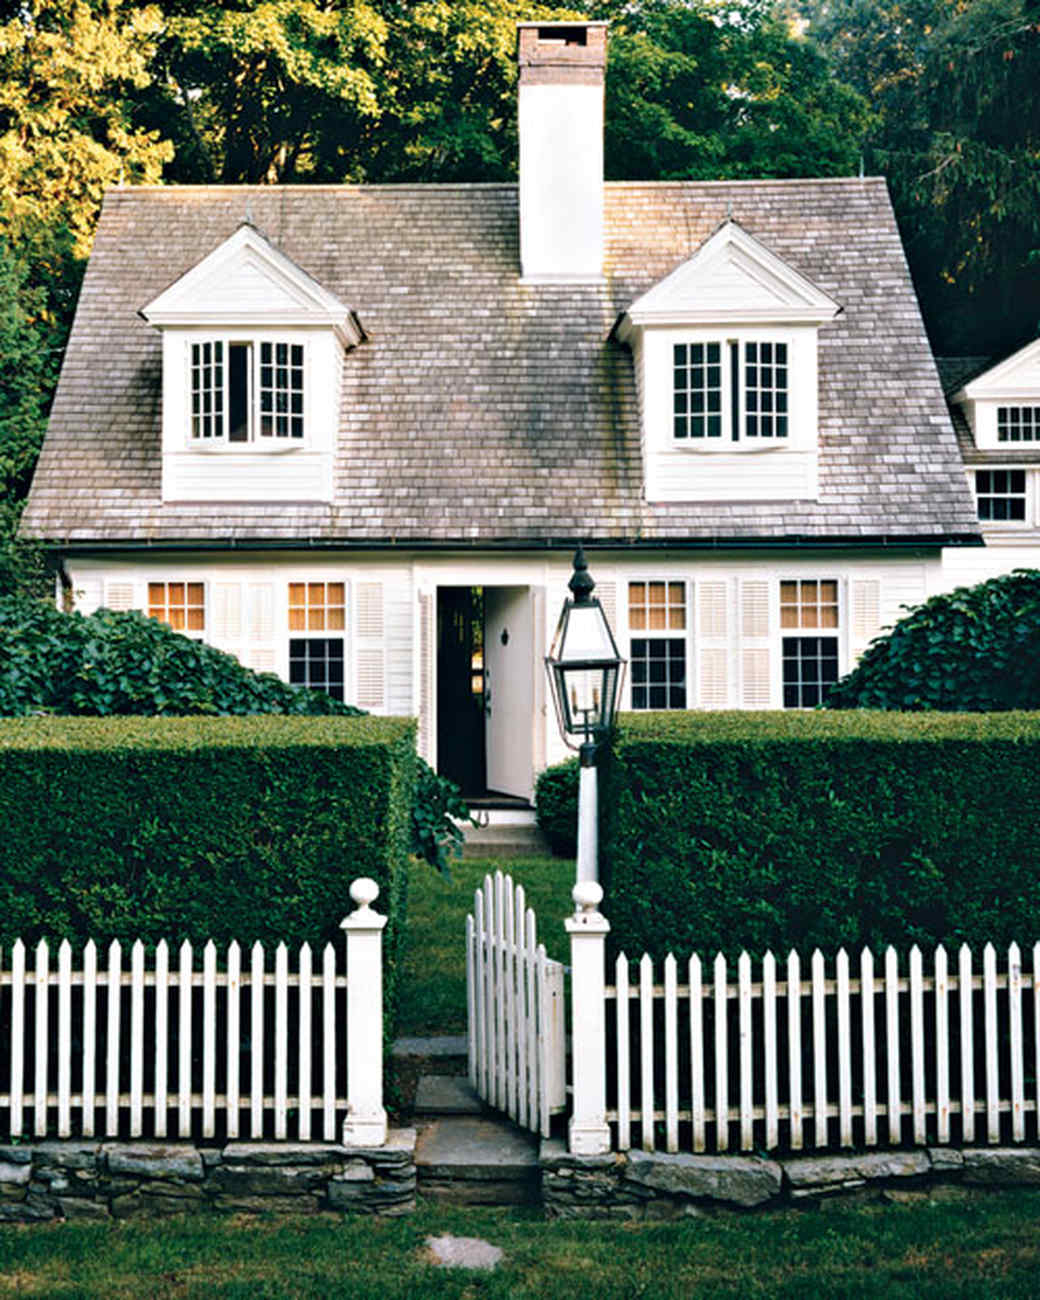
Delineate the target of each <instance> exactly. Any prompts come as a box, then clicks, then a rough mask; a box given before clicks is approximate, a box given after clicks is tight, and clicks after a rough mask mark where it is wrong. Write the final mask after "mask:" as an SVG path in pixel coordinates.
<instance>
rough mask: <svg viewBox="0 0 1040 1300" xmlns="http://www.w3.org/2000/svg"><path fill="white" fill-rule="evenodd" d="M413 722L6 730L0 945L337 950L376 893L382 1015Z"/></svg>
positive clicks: (155, 722)
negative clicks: (357, 898)
mask: <svg viewBox="0 0 1040 1300" xmlns="http://www.w3.org/2000/svg"><path fill="white" fill-rule="evenodd" d="M413 726H414V724H413V723H412V721H411V720H410V719H398V718H370V717H362V718H333V717H330V718H290V717H279V716H262V717H246V718H137V717H134V718H32V719H29V718H14V719H3V720H0V827H2V828H3V830H2V833H0V945H3V946H4V947H8V946H9V945H10V943H11V942H12V940H14V939H15V938H18V937H20V938H22V939H23V940H25V941H26V942H27V943H30V944H31V943H33V942H35V941H36V940H38V939H39V938H41V937H47V938H48V939H50V938H54V939H60V938H63V937H68V938H69V939H71V940H72V941H73V942H74V944H76V945H77V946H79V945H80V944H81V943H82V942H84V941H85V940H86V939H87V938H93V939H94V940H96V941H98V942H99V943H102V944H106V943H108V942H109V941H111V940H112V939H119V940H120V941H121V942H123V943H127V942H130V941H132V940H134V939H137V938H140V939H142V940H144V941H145V942H146V943H147V944H154V943H156V942H158V940H159V939H162V938H165V939H167V940H169V941H172V942H173V943H177V944H179V943H180V942H181V941H182V940H184V939H188V940H190V941H191V942H192V943H193V944H198V943H203V942H204V941H205V940H207V939H211V938H212V939H213V940H214V941H215V942H216V943H217V944H218V946H222V945H224V944H226V943H228V942H229V941H230V940H232V939H237V940H239V942H241V943H252V942H253V941H254V940H257V939H259V940H260V941H261V942H262V943H264V944H265V945H269V944H275V943H277V942H278V941H279V940H284V941H285V942H286V944H288V945H289V947H290V951H292V950H293V949H294V948H296V946H297V945H299V944H301V943H302V942H304V941H305V940H306V941H309V942H310V943H311V944H312V945H316V944H324V943H325V942H326V941H331V942H333V943H334V944H336V945H337V947H339V946H340V945H341V944H342V943H343V937H342V934H341V932H340V928H339V924H340V921H341V920H342V919H343V917H344V916H346V915H347V914H348V913H349V912H350V911H351V910H352V908H353V904H352V903H351V901H350V897H349V888H350V882H351V881H352V880H353V879H355V878H356V877H357V876H371V877H373V878H374V879H375V880H377V881H378V882H379V886H380V891H381V892H380V898H379V901H378V903H377V904H376V906H377V909H378V910H379V911H381V912H383V913H384V914H385V915H386V916H387V917H388V918H389V920H388V925H387V935H386V949H385V952H386V967H387V989H388V995H389V997H388V1005H391V1006H392V1005H393V985H394V978H395V974H396V969H397V964H398V962H397V959H398V951H399V945H400V941H401V938H402V935H403V930H404V912H405V900H406V886H407V847H408V836H409V831H410V810H411V802H412V785H413V781H414V764H415V751H414V738H413Z"/></svg>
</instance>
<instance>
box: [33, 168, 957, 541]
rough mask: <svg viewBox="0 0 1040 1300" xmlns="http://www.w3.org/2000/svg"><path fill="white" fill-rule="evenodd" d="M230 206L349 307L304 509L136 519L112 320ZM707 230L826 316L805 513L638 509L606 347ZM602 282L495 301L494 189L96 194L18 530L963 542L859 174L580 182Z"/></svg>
mask: <svg viewBox="0 0 1040 1300" xmlns="http://www.w3.org/2000/svg"><path fill="white" fill-rule="evenodd" d="M247 205H248V210H249V213H250V215H251V217H252V220H253V221H254V222H255V223H256V225H257V226H258V227H259V228H260V229H261V230H262V231H263V232H264V233H265V234H266V235H267V236H268V238H269V239H270V240H271V241H272V242H273V243H274V244H275V245H276V246H277V247H278V248H280V249H281V250H282V251H283V252H284V253H285V254H287V255H288V256H289V257H290V258H292V259H293V261H295V262H296V263H297V264H298V265H299V266H301V267H302V268H303V269H304V270H306V271H308V272H309V273H310V274H311V275H312V276H314V277H315V278H316V279H317V280H319V281H320V282H321V283H322V284H323V285H325V286H326V287H327V288H328V289H330V290H331V291H332V292H333V293H335V294H336V295H338V296H339V297H340V298H341V299H342V300H343V301H344V302H346V303H348V304H349V305H350V306H351V307H353V308H354V309H355V310H356V311H357V313H358V315H359V316H360V319H361V322H362V324H363V326H364V328H365V330H366V332H367V334H368V336H369V340H368V341H367V342H366V343H364V344H363V345H362V346H360V347H358V348H356V349H355V350H354V351H352V352H350V353H349V354H348V355H347V356H346V358H345V360H344V363H343V364H344V383H343V401H342V415H341V429H340V438H339V448H338V453H337V457H336V476H335V478H336V487H335V500H334V502H333V503H332V504H325V505H314V504H298V505H284V504H278V505H270V504H256V503H251V504H238V503H233V504H226V505H225V504H218V505H213V504H205V505H204V504H183V503H176V504H166V505H164V504H162V503H161V501H160V495H159V487H160V338H159V334H158V333H157V331H155V330H154V329H152V328H150V327H149V326H148V325H147V324H146V323H145V322H144V321H143V320H141V319H140V318H139V317H138V315H137V311H138V308H139V307H141V306H142V305H143V304H145V303H147V302H148V301H150V300H151V299H152V298H153V297H155V295H156V294H158V293H159V292H160V291H161V290H162V289H163V288H165V287H166V286H167V285H169V284H170V283H171V282H172V281H173V280H174V279H176V278H177V277H178V276H179V275H181V274H182V273H183V272H184V271H186V270H187V269H189V268H190V267H191V266H193V265H194V264H195V263H196V262H198V261H199V260H201V258H202V257H203V256H205V254H207V253H208V252H210V251H211V250H212V249H213V248H215V247H216V246H217V245H218V244H219V243H220V242H221V241H222V240H224V239H226V238H227V237H228V236H229V235H230V234H231V233H232V232H233V231H234V230H235V228H236V227H237V226H238V224H239V223H240V222H241V220H242V219H243V217H244V216H245V215H246V210H247ZM727 215H732V216H733V217H734V218H735V219H736V220H737V221H738V222H740V224H741V225H742V226H743V227H744V229H746V230H747V231H749V232H750V233H751V234H752V235H754V236H755V237H756V238H758V239H759V240H761V241H762V242H763V243H764V244H766V245H767V246H768V247H769V248H771V249H772V250H773V251H774V252H775V253H777V254H778V255H779V256H780V257H782V258H784V259H785V260H787V261H788V262H789V263H790V264H791V265H792V266H794V267H795V268H796V269H797V270H799V271H800V272H802V274H803V275H805V276H807V277H808V278H809V279H810V280H811V281H813V282H814V283H815V284H816V285H818V286H819V287H820V288H821V289H822V290H824V291H825V292H826V293H828V294H830V295H831V296H833V297H834V298H835V299H836V300H837V301H839V302H840V303H841V304H842V305H843V307H844V312H843V313H842V314H841V315H839V316H838V318H837V319H836V320H835V321H834V322H833V323H829V324H827V325H825V326H824V327H823V328H822V329H821V331H820V485H821V497H820V500H819V501H817V502H800V501H795V502H781V503H774V502H749V503H740V502H727V503H720V504H712V503H704V502H699V503H691V504H688V505H687V504H667V505H648V504H647V503H646V502H645V501H644V500H643V499H642V494H641V481H642V467H641V459H640V439H639V420H638V409H637V402H636V394H635V384H634V379H633V371H632V361H631V355H630V353H629V351H628V350H627V349H626V348H625V347H624V346H623V345H620V344H618V343H617V342H616V341H614V340H613V339H611V337H610V334H611V328H612V326H613V324H614V322H615V320H616V318H617V317H618V315H619V313H620V312H621V311H623V310H624V309H625V308H626V307H627V306H628V305H629V304H630V303H631V302H632V301H633V300H634V299H635V298H636V297H638V296H639V295H640V294H641V293H643V292H644V291H645V290H647V289H648V288H649V287H650V286H651V285H653V284H654V283H655V282H656V281H657V280H659V279H660V278H662V277H663V276H664V275H666V274H667V273H668V272H669V271H671V270H673V269H674V268H675V267H676V266H677V265H678V264H679V263H680V262H682V261H683V260H685V259H686V258H687V257H689V256H690V255H691V254H692V253H693V252H694V251H695V250H696V248H697V247H698V246H699V245H700V244H701V243H702V241H703V240H704V239H706V238H707V237H708V236H709V235H710V234H711V233H712V231H714V230H715V229H716V228H717V227H718V226H719V224H720V222H722V221H723V220H724V219H725V218H726V217H727ZM606 230H607V251H606V257H607V267H606V270H607V275H606V283H605V284H604V285H603V286H602V287H590V286H550V287H546V286H537V287H536V286H524V285H521V284H520V283H519V282H518V271H517V268H518V237H517V194H516V187H515V186H513V185H443V186H442V185H425V186H378V187H377V186H373V187H367V186H360V187H349V186H343V187H319V186H315V187H285V188H244V187H219V188H218V187H200V188H188V187H184V188H172V187H171V188H154V189H120V190H114V191H112V192H111V193H110V194H109V195H108V196H107V198H106V200H105V204H104V209H103V212H102V216H101V220H100V224H99V227H98V232H97V238H96V242H95V246H94V252H93V255H92V257H91V261H90V265H89V268H88V270H87V274H86V278H85V280H84V284H83V291H82V294H81V298H80V303H79V308H78V311H77V315H76V320H75V325H74V327H73V331H72V336H71V339H70V341H69V346H68V351H67V354H66V357H65V364H64V368H63V371H62V377H61V382H60V384H59V387H58V392H57V395H56V398H55V402H54V409H53V413H52V416H51V422H50V429H49V432H48V435H47V440H46V443H45V446H44V450H43V453H42V455H41V458H40V463H39V466H38V468H37V471H36V477H35V481H34V483H33V487H32V492H31V494H30V499H29V503H28V506H27V508H26V512H25V515H24V518H23V524H22V528H23V532H24V533H25V534H26V535H28V536H31V537H36V538H42V539H48V540H51V541H68V542H74V543H80V544H89V543H91V542H100V543H104V544H109V545H110V544H114V543H118V542H131V543H148V544H156V543H163V542H168V543H177V544H184V545H187V544H190V543H193V542H200V543H206V542H213V543H218V542H228V541H233V542H235V543H236V544H245V543H264V542H270V543H272V544H279V543H280V544H285V543H288V542H291V541H292V540H293V539H300V540H303V541H310V542H322V543H336V544H343V545H351V544H378V543H385V542H390V541H393V542H397V543H420V544H421V543H433V544H450V543H453V542H460V543H465V544H475V543H488V544H526V545H532V544H538V543H541V542H544V541H546V540H547V539H550V538H553V539H557V540H560V541H570V540H572V539H575V538H578V537H582V538H584V539H585V540H586V541H587V542H596V541H601V542H606V541H618V542H634V541H639V542H646V543H657V544H660V543H666V542H673V543H684V542H686V543H696V544H709V545H710V544H719V543H722V542H727V541H733V542H738V543H740V542H765V541H773V542H783V541H784V540H785V539H793V538H802V539H808V540H815V541H818V542H822V541H824V540H828V539H831V540H836V541H846V542H855V541H856V540H857V539H858V540H860V541H866V540H867V539H870V538H881V537H884V538H888V539H905V540H914V539H920V540H924V539H932V540H934V539H937V538H944V539H945V538H951V537H955V536H960V537H969V538H973V537H977V535H978V526H977V523H976V520H975V513H974V508H973V504H972V501H971V498H970V494H969V492H968V488H967V483H966V478H965V474H964V470H963V467H962V464H961V460H960V456H959V454H958V448H957V443H956V440H955V437H954V433H953V431H952V429H951V426H950V418H949V414H948V412H947V410H946V407H945V404H944V401H943V395H942V390H941V388H940V384H939V380H938V377H937V374H936V369H935V364H934V362H933V360H932V356H931V352H930V350H929V347H928V343H927V340H926V337H925V333H924V329H923V326H922V323H921V318H920V313H919V311H918V307H917V303H916V300H915V298H914V294H913V289H912V287H911V283H910V278H909V275H908V272H907V268H906V263H905V260H904V257H903V252H902V248H901V245H900V242H899V237H898V235H897V232H896V226H895V221H894V219H893V216H892V212H891V208H890V206H889V202H888V195H887V191H886V189H885V185H884V182H883V181H880V180H873V179H871V180H861V179H849V180H806V181H748V182H718V183H692V182H674V183H672V182H667V183H655V184H641V183H618V184H608V185H607V186H606Z"/></svg>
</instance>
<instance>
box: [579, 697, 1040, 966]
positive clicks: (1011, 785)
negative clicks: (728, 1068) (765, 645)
mask: <svg viewBox="0 0 1040 1300" xmlns="http://www.w3.org/2000/svg"><path fill="white" fill-rule="evenodd" d="M603 779H604V796H603V797H602V799H601V807H602V809H603V826H602V828H601V851H600V861H601V874H602V876H603V883H604V887H605V890H606V901H605V903H604V912H605V914H606V916H607V917H608V919H609V920H610V922H611V927H612V932H611V942H612V945H613V947H614V949H615V951H617V950H621V949H624V950H625V951H627V952H628V953H629V955H632V954H640V953H642V952H643V951H644V950H646V951H648V952H650V953H651V954H653V955H654V956H655V957H657V958H660V957H661V956H663V955H665V954H666V953H668V952H670V951H671V952H675V953H676V955H681V954H688V953H690V952H692V951H697V952H699V953H701V954H709V955H710V954H712V953H714V952H715V951H716V950H722V951H725V952H726V953H728V954H730V955H734V954H736V953H738V952H739V951H740V950H741V949H743V948H746V949H747V950H748V951H749V952H752V953H756V954H761V953H763V952H764V951H765V950H766V949H771V950H772V951H773V952H774V953H776V954H777V955H780V954H782V953H786V951H787V950H788V949H789V948H790V947H796V948H797V949H798V950H799V951H800V952H803V953H805V952H808V951H810V950H811V949H812V948H814V947H817V946H819V947H820V948H822V949H823V950H824V951H826V952H833V951H835V950H836V949H837V948H839V947H841V946H842V945H844V946H845V947H847V948H850V949H855V948H858V947H859V946H860V945H861V944H864V943H868V944H870V945H871V947H873V948H875V949H877V948H879V947H881V946H883V945H886V944H889V943H892V944H895V945H896V946H897V947H907V946H909V945H911V944H913V943H917V944H921V945H928V946H932V945H934V944H936V943H939V942H943V943H945V944H947V945H959V944H960V943H961V942H967V943H969V944H972V945H973V946H974V945H980V946H981V945H983V944H985V943H986V942H992V943H994V944H997V945H999V946H1003V945H1005V944H1007V943H1009V942H1010V941H1011V940H1012V939H1017V940H1018V941H1019V942H1020V943H1022V942H1025V943H1028V944H1030V945H1031V944H1032V943H1033V942H1034V941H1035V940H1037V939H1040V873H1038V871H1037V866H1038V863H1040V819H1038V818H1037V817H1036V815H1035V810H1034V808H1033V802H1032V799H1033V794H1034V792H1035V791H1036V790H1037V789H1038V788H1040V715H1038V714H1034V713H1003V714H938V713H926V714H912V715H911V714H894V713H880V712H878V713H870V712H854V713H837V714H828V713H825V712H814V713H729V714H726V713H720V714H707V713H700V714H698V713H688V714H627V715H625V716H624V717H623V718H622V721H621V726H620V728H619V732H618V735H617V738H616V742H615V747H614V750H613V752H612V753H610V754H607V755H605V757H604V770H603Z"/></svg>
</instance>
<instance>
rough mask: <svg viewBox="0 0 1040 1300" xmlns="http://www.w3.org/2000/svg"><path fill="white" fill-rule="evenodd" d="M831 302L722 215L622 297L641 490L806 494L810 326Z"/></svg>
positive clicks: (810, 448)
mask: <svg viewBox="0 0 1040 1300" xmlns="http://www.w3.org/2000/svg"><path fill="white" fill-rule="evenodd" d="M840 310H841V308H840V307H839V305H838V304H837V303H836V302H835V301H834V299H833V298H831V297H830V296H829V295H828V294H826V293H824V292H823V290H821V289H819V288H817V286H816V285H814V284H812V283H811V282H810V281H809V280H807V279H806V278H805V276H803V275H802V274H801V273H800V272H799V271H796V270H795V269H794V268H793V267H792V266H789V265H788V264H787V263H786V262H785V261H784V260H783V259H782V258H780V257H778V256H777V255H776V254H775V253H773V252H772V251H771V250H769V249H768V248H766V247H765V246H764V245H763V244H760V243H759V242H758V240H757V239H755V238H754V237H753V236H751V235H749V234H748V233H747V231H745V230H742V229H741V228H740V226H738V225H737V223H736V222H735V221H732V220H731V221H726V222H725V223H724V224H723V225H722V226H720V227H719V229H718V230H717V231H716V232H715V234H714V235H712V236H711V238H710V239H708V240H707V241H706V242H705V243H704V244H702V245H701V247H700V248H699V249H698V250H697V252H696V253H694V255H693V256H692V257H691V258H690V259H689V260H688V261H686V262H684V263H683V264H682V265H681V266H678V267H677V268H676V269H675V270H674V271H673V272H672V273H671V274H670V275H668V276H666V277H665V278H664V279H663V280H661V281H659V282H658V283H657V284H656V285H654V286H653V288H651V289H649V290H648V291H647V292H646V293H644V294H643V295H642V297H641V298H638V299H637V300H636V301H635V302H634V303H632V305H631V306H630V307H629V308H628V310H627V311H626V312H625V313H624V314H623V315H622V316H621V318H620V320H619V321H618V324H617V327H616V337H617V338H618V339H620V340H621V341H622V342H625V343H628V344H629V346H630V347H631V348H632V359H633V364H634V366H635V371H636V383H637V388H638V392H639V398H640V406H641V416H642V447H643V468H644V474H645V478H644V484H645V487H644V491H645V493H646V499H647V501H651V502H657V501H799V500H801V501H813V500H816V499H817V497H818V496H819V428H818V419H817V413H818V387H819V384H818V360H819V353H818V346H817V344H818V333H819V330H820V328H821V327H822V326H824V325H826V323H827V322H828V321H830V320H832V319H833V318H834V317H835V316H836V315H837V314H838V312H839V311H840Z"/></svg>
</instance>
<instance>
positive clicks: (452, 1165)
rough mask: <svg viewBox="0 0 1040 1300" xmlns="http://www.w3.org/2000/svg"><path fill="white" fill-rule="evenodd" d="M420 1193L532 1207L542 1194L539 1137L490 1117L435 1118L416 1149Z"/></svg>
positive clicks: (461, 1201) (445, 1198)
mask: <svg viewBox="0 0 1040 1300" xmlns="http://www.w3.org/2000/svg"><path fill="white" fill-rule="evenodd" d="M415 1167H416V1173H417V1175H418V1183H419V1192H420V1194H421V1195H423V1196H427V1197H430V1198H431V1199H433V1200H437V1201H442V1202H446V1203H448V1204H452V1205H534V1204H537V1203H538V1201H539V1199H540V1196H541V1166H540V1165H539V1162H538V1139H537V1138H536V1137H535V1136H534V1134H533V1133H524V1132H522V1131H521V1130H520V1129H518V1128H516V1127H515V1125H513V1124H511V1123H510V1122H509V1120H504V1119H493V1118H491V1117H489V1116H484V1117H482V1118H479V1119H478V1118H476V1117H474V1116H468V1115H466V1116H463V1115H457V1116H448V1117H445V1118H443V1119H435V1120H433V1121H432V1122H431V1123H430V1124H428V1125H426V1126H425V1127H424V1128H423V1130H422V1132H421V1133H420V1134H419V1138H418V1141H417V1143H416V1148H415Z"/></svg>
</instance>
